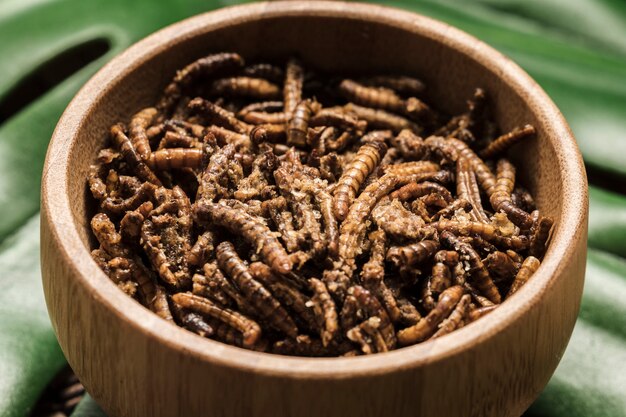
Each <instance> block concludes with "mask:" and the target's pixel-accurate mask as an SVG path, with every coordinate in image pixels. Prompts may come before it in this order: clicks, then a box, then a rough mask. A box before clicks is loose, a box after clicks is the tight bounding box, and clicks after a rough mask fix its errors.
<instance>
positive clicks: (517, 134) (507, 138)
mask: <svg viewBox="0 0 626 417" xmlns="http://www.w3.org/2000/svg"><path fill="white" fill-rule="evenodd" d="M535 133H536V131H535V128H534V127H533V126H531V125H525V126H523V127H516V128H515V129H513V130H512V131H510V132H508V133H505V134H504V135H502V136H499V137H498V138H496V139H494V140H493V141H492V142H491V143H490V144H489V145H487V147H486V148H485V149H483V150H481V151H480V156H481V157H482V158H484V159H489V158H493V157H495V156H498V155H500V154H501V153H503V152H504V151H506V150H507V149H509V148H510V147H511V146H513V145H514V144H516V143H517V142H519V141H521V140H522V139H524V138H526V137H528V136H531V135H534V134H535Z"/></svg>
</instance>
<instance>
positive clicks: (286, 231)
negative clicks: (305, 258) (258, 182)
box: [263, 196, 299, 253]
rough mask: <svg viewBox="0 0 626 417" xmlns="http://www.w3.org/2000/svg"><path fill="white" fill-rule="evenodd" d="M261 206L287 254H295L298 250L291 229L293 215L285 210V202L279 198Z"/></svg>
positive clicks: (293, 231)
mask: <svg viewBox="0 0 626 417" xmlns="http://www.w3.org/2000/svg"><path fill="white" fill-rule="evenodd" d="M263 206H264V207H265V209H266V210H267V212H268V215H269V218H271V219H272V221H273V222H274V224H275V225H276V228H277V230H278V232H279V233H280V236H281V239H282V241H283V244H284V245H285V248H286V249H287V252H290V253H292V252H295V251H297V250H298V247H299V244H298V236H297V233H296V231H295V230H294V228H293V215H292V213H291V212H290V211H289V210H287V200H285V197H283V196H280V197H276V198H274V199H272V200H268V201H264V202H263Z"/></svg>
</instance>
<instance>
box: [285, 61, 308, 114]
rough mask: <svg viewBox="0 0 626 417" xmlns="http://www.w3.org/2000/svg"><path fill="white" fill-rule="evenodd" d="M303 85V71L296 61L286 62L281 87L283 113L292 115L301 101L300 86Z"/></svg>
mask: <svg viewBox="0 0 626 417" xmlns="http://www.w3.org/2000/svg"><path fill="white" fill-rule="evenodd" d="M303 84H304V69H303V68H302V65H301V64H300V62H299V61H298V60H296V59H293V58H291V59H289V60H288V61H287V68H286V69H285V83H284V85H283V102H284V104H285V108H284V111H285V113H287V114H291V113H293V111H294V110H295V109H296V106H297V105H298V103H300V102H301V101H302V85H303Z"/></svg>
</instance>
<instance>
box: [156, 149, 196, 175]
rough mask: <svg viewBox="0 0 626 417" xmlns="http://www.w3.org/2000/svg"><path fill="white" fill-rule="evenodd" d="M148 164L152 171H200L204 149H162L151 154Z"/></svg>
mask: <svg viewBox="0 0 626 417" xmlns="http://www.w3.org/2000/svg"><path fill="white" fill-rule="evenodd" d="M147 163H148V166H149V167H150V168H151V169H156V170H158V171H166V170H170V169H181V168H192V169H198V168H200V167H201V166H202V149H197V148H165V149H160V150H158V151H154V152H153V153H151V154H150V156H149V159H148V161H147Z"/></svg>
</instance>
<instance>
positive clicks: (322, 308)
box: [309, 278, 339, 347]
mask: <svg viewBox="0 0 626 417" xmlns="http://www.w3.org/2000/svg"><path fill="white" fill-rule="evenodd" d="M309 286H310V287H311V290H312V291H313V297H312V298H311V304H312V306H313V311H314V312H315V315H316V316H317V317H318V322H319V323H320V326H319V327H320V329H321V330H320V337H321V339H322V344H323V345H324V347H326V346H328V345H329V344H330V342H331V341H332V340H333V338H334V337H335V335H336V334H337V331H338V330H339V323H338V319H337V309H336V308H335V302H334V301H333V299H332V297H331V296H330V293H329V292H328V288H326V284H324V283H323V282H322V281H320V280H319V279H317V278H310V279H309Z"/></svg>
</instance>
